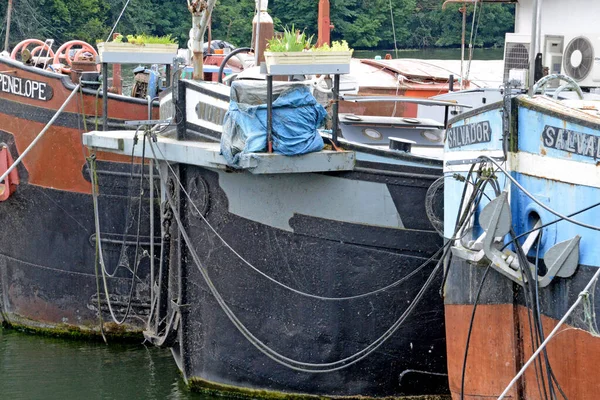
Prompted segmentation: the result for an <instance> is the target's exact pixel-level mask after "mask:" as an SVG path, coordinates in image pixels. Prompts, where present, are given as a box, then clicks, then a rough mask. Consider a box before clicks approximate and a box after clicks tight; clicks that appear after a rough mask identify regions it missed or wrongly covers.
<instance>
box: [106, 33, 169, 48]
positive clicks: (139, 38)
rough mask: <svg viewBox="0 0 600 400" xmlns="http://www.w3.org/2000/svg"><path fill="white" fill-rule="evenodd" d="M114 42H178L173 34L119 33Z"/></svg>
mask: <svg viewBox="0 0 600 400" xmlns="http://www.w3.org/2000/svg"><path fill="white" fill-rule="evenodd" d="M113 42H114V43H131V44H136V45H139V46H143V45H145V44H176V43H177V39H176V38H172V37H171V35H167V36H150V35H145V34H141V35H127V36H123V35H118V36H117V37H116V38H115V39H114V40H113Z"/></svg>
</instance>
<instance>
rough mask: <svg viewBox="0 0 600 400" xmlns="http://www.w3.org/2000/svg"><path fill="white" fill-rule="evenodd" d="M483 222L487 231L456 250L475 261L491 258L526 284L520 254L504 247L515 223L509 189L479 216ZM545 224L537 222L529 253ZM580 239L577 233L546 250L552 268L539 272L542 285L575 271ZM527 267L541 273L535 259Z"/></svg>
mask: <svg viewBox="0 0 600 400" xmlns="http://www.w3.org/2000/svg"><path fill="white" fill-rule="evenodd" d="M479 224H480V226H481V228H482V229H483V230H484V233H483V234H482V235H481V236H480V237H479V238H477V240H475V241H472V242H471V243H470V244H469V246H468V248H466V247H464V246H455V247H454V248H453V249H452V250H453V253H454V254H455V255H457V256H459V257H461V258H463V259H466V260H468V261H471V262H475V263H481V262H483V261H486V260H487V261H489V262H491V265H492V268H494V269H495V270H496V271H498V272H500V273H501V274H502V275H504V276H506V277H507V278H509V279H510V280H512V281H513V282H516V283H518V284H519V285H522V286H524V285H525V284H526V283H527V278H526V277H525V276H524V275H523V274H522V272H521V264H520V261H519V257H518V256H517V254H515V253H514V252H513V251H511V250H509V249H505V250H500V249H501V248H502V247H503V243H504V237H505V236H506V235H507V234H508V233H509V232H510V229H511V226H512V218H511V210H510V205H509V203H508V193H507V192H502V193H501V194H500V195H499V196H498V197H497V198H495V199H494V200H492V201H491V202H490V203H489V204H488V205H487V206H486V207H485V208H484V209H483V211H482V212H481V215H480V217H479ZM541 226H542V224H541V221H538V222H537V223H536V224H535V226H534V231H533V232H532V233H531V234H530V235H529V236H528V237H527V239H526V240H525V242H524V243H523V251H524V253H525V254H527V253H528V252H529V250H531V248H532V247H533V244H534V243H535V241H536V240H537V238H538V237H539V235H540V230H539V228H540V227H541ZM580 240H581V236H579V235H577V236H575V237H574V238H572V239H569V240H566V241H564V242H560V243H556V244H555V245H554V246H552V247H551V248H550V249H548V250H547V251H546V254H545V256H544V260H545V262H546V266H547V268H548V269H547V272H546V274H545V275H544V276H538V285H539V286H540V287H546V286H548V285H549V284H550V283H551V282H552V280H553V279H554V278H555V277H560V278H569V277H571V276H572V275H573V274H574V273H575V271H576V269H577V265H578V264H579V244H580ZM523 267H524V268H527V267H528V268H529V269H530V270H531V271H532V273H533V274H537V272H536V268H535V265H533V264H532V263H530V262H527V265H524V266H523Z"/></svg>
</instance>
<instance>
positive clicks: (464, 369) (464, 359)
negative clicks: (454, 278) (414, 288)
mask: <svg viewBox="0 0 600 400" xmlns="http://www.w3.org/2000/svg"><path fill="white" fill-rule="evenodd" d="M491 267H492V264H491V263H489V264H488V266H487V267H486V269H485V272H484V273H483V277H482V278H481V283H479V289H477V295H476V296H475V303H474V304H473V312H472V313H471V321H470V322H469V332H468V333H467V343H466V345H465V356H464V358H463V367H462V374H461V378H460V400H463V399H464V393H465V375H466V371H467V357H468V356H469V344H470V343H471V334H472V333H473V325H474V321H475V312H476V311H477V304H478V303H479V296H481V290H482V289H483V284H484V283H485V278H487V275H488V273H489V272H490V269H491Z"/></svg>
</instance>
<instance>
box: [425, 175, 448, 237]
mask: <svg viewBox="0 0 600 400" xmlns="http://www.w3.org/2000/svg"><path fill="white" fill-rule="evenodd" d="M445 179H446V177H445V176H442V177H441V178H438V179H437V180H436V181H435V182H433V183H432V184H431V186H429V189H427V194H426V195H425V212H426V213H427V218H428V219H429V222H431V226H433V229H435V230H436V232H437V233H438V234H439V235H440V236H442V237H444V221H442V220H440V219H439V218H438V217H437V215H435V210H434V209H433V200H434V199H435V197H436V194H437V192H438V190H440V188H443V187H444V180H445Z"/></svg>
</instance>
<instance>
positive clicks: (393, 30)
mask: <svg viewBox="0 0 600 400" xmlns="http://www.w3.org/2000/svg"><path fill="white" fill-rule="evenodd" d="M390 17H391V19H392V32H393V33H394V50H395V52H396V58H398V42H397V41H396V26H395V25H394V8H393V7H392V0H390Z"/></svg>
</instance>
